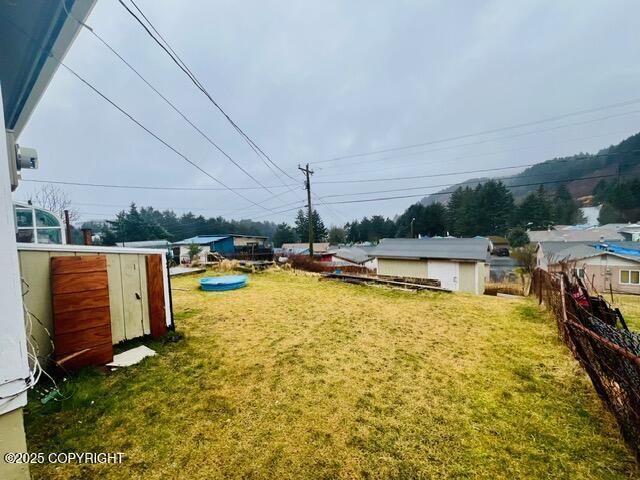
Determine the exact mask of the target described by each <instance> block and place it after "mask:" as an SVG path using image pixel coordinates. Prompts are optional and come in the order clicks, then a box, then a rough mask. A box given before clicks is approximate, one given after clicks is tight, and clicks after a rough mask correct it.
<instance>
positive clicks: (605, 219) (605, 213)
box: [598, 203, 626, 225]
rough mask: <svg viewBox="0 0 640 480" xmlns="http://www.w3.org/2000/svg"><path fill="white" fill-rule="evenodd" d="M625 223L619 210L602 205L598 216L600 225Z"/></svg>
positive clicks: (605, 204) (609, 205)
mask: <svg viewBox="0 0 640 480" xmlns="http://www.w3.org/2000/svg"><path fill="white" fill-rule="evenodd" d="M625 221H626V220H625V216H624V215H623V213H622V212H621V211H620V210H618V209H616V208H615V207H614V206H613V205H611V204H610V203H604V204H602V208H600V214H599V215H598V222H599V223H600V225H606V224H607V223H624V222H625Z"/></svg>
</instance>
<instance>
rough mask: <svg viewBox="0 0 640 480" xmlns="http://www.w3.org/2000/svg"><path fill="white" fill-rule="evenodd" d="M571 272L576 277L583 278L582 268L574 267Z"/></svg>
mask: <svg viewBox="0 0 640 480" xmlns="http://www.w3.org/2000/svg"><path fill="white" fill-rule="evenodd" d="M573 273H575V275H576V277H578V278H584V268H574V269H573Z"/></svg>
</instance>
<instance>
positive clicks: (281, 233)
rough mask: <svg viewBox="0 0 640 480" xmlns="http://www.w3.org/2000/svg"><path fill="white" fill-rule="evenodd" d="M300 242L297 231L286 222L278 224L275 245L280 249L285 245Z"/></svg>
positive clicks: (274, 238) (274, 235)
mask: <svg viewBox="0 0 640 480" xmlns="http://www.w3.org/2000/svg"><path fill="white" fill-rule="evenodd" d="M299 240H300V239H299V237H298V234H297V232H296V230H295V229H294V228H293V227H292V226H291V225H289V224H288V223H284V222H283V223H280V224H278V226H277V227H276V231H275V232H274V234H273V245H274V247H278V248H279V247H281V246H282V244H283V243H296V242H298V241H299Z"/></svg>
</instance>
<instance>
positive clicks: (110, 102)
mask: <svg viewBox="0 0 640 480" xmlns="http://www.w3.org/2000/svg"><path fill="white" fill-rule="evenodd" d="M0 17H2V18H3V19H4V20H5V21H6V22H8V23H9V24H10V25H12V26H13V27H14V28H16V30H18V31H19V32H20V33H22V34H23V35H25V36H26V37H27V38H30V39H32V40H33V37H32V36H31V35H30V34H29V33H28V32H26V31H25V30H24V29H23V28H21V27H19V26H18V25H16V24H15V23H14V22H13V21H11V20H10V19H8V18H7V17H6V16H4V15H0ZM38 48H39V49H40V50H42V51H44V50H43V49H42V47H38ZM45 53H47V54H48V55H49V56H50V57H51V58H53V59H54V60H55V61H56V62H57V63H58V64H59V65H60V66H62V67H64V68H65V69H66V70H67V71H68V72H69V73H71V74H72V75H73V76H74V77H76V78H77V79H78V80H80V81H81V82H82V83H84V84H85V85H86V86H87V87H89V88H90V89H91V90H92V91H93V92H94V93H96V94H97V95H98V96H100V97H101V98H102V99H103V100H104V101H106V102H107V103H109V104H110V105H111V106H113V107H114V108H115V109H117V110H118V111H119V112H120V113H122V114H123V115H124V116H126V117H127V118H128V119H129V120H131V121H132V122H133V123H135V124H136V125H138V126H139V127H140V128H141V129H142V130H144V131H145V132H146V133H148V134H149V135H151V136H152V137H153V138H155V139H156V140H157V141H158V142H160V143H161V144H162V145H164V146H165V147H166V148H168V149H169V150H171V151H172V152H174V153H175V154H176V155H178V156H179V157H181V158H182V159H183V160H184V161H186V162H187V163H189V164H190V165H192V166H193V167H195V168H196V169H197V170H199V171H200V172H202V173H203V174H204V175H206V176H207V177H209V178H211V179H212V180H213V181H215V182H216V183H218V184H219V185H221V186H222V187H224V188H225V189H227V190H229V191H230V192H233V193H234V194H236V195H237V196H239V197H240V198H242V199H244V200H246V201H247V202H249V203H251V204H253V205H256V206H258V207H260V208H262V209H264V210H268V211H273V210H272V209H270V208H266V207H264V206H262V205H260V204H258V203H256V202H254V201H253V200H251V199H250V198H248V197H246V196H245V195H243V194H241V193H239V192H237V191H235V190H234V189H233V188H231V187H229V186H228V185H226V184H225V183H224V182H222V181H221V180H218V179H217V178H216V177H214V176H213V175H212V174H210V173H209V172H207V171H206V170H205V169H204V168H202V167H201V166H200V165H198V164H197V163H195V162H194V161H192V160H191V159H190V158H189V157H187V156H186V155H185V154H183V153H182V152H180V151H179V150H177V149H176V148H175V147H173V146H172V145H171V144H169V143H168V142H167V141H165V140H164V139H162V138H161V137H160V136H159V135H158V134H156V133H154V132H153V131H152V130H150V129H149V128H148V127H146V126H145V125H143V124H142V123H141V122H140V121H138V120H137V119H136V118H135V117H133V116H132V115H131V114H130V113H129V112H127V111H126V110H124V109H123V108H122V107H120V106H119V105H118V104H116V103H115V102H114V101H113V100H111V99H110V98H109V97H107V96H106V95H105V94H104V93H102V92H101V91H100V90H98V89H97V88H96V87H95V86H93V85H92V84H91V83H90V82H89V81H88V80H86V79H85V78H84V77H82V76H81V75H80V74H78V73H77V72H76V71H75V70H73V69H72V68H71V67H69V66H68V65H67V64H65V63H64V62H63V61H62V60H61V59H60V58H59V57H57V56H56V55H55V54H53V53H52V52H45Z"/></svg>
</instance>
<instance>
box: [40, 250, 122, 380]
mask: <svg viewBox="0 0 640 480" xmlns="http://www.w3.org/2000/svg"><path fill="white" fill-rule="evenodd" d="M51 292H52V298H53V328H54V345H55V350H54V356H55V359H56V361H59V362H60V363H61V365H62V366H63V367H64V368H65V369H67V370H75V369H78V368H81V367H84V366H87V365H104V364H105V363H108V362H110V361H112V360H113V345H112V341H111V313H110V308H109V278H108V275H107V260H106V257H105V256H103V255H84V256H73V257H53V258H52V259H51Z"/></svg>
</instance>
